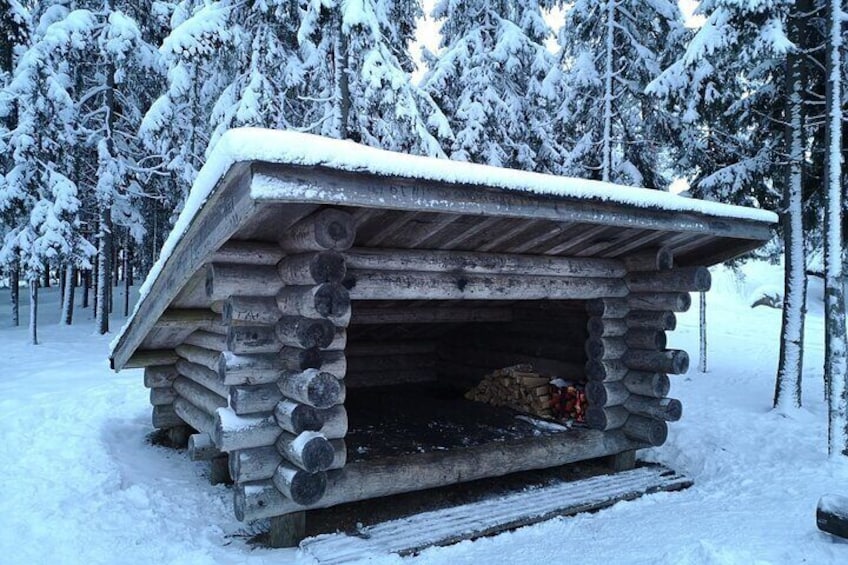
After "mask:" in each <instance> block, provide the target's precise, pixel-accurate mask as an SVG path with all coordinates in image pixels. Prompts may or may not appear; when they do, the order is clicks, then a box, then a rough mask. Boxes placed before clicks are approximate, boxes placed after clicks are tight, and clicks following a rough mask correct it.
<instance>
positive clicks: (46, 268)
mask: <svg viewBox="0 0 848 565" xmlns="http://www.w3.org/2000/svg"><path fill="white" fill-rule="evenodd" d="M43 285H44V288H50V265H48V264H47V263H44V283H43Z"/></svg>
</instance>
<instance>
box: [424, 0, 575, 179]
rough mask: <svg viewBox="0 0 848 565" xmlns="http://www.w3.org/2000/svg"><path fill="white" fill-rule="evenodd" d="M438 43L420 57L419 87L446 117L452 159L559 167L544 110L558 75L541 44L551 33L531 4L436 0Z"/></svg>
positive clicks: (547, 108) (502, 0)
mask: <svg viewBox="0 0 848 565" xmlns="http://www.w3.org/2000/svg"><path fill="white" fill-rule="evenodd" d="M433 17H434V18H436V19H438V20H441V26H442V27H441V32H442V43H441V50H440V51H439V52H438V53H437V54H427V55H426V63H427V66H428V72H427V74H426V75H425V77H424V80H423V83H422V86H423V88H424V89H425V90H426V91H427V92H428V93H429V94H430V95H431V96H432V97H433V99H434V100H436V102H437V103H438V104H439V106H440V107H441V108H442V110H443V111H444V113H445V115H446V116H447V117H448V120H449V122H450V126H451V127H452V129H453V133H454V138H453V140H452V142H451V141H449V142H447V143H446V145H445V149H446V151H447V152H448V154H449V156H450V157H451V158H452V159H458V160H462V161H471V162H475V163H485V164H489V165H496V166H502V167H510V168H517V169H525V170H532V171H541V172H555V171H558V170H559V164H560V160H561V155H560V149H559V147H558V145H557V141H556V138H555V136H554V135H553V129H554V124H553V123H552V121H551V119H550V117H551V110H550V108H551V106H552V105H553V104H555V103H556V97H557V96H558V94H559V86H560V85H559V83H558V82H557V81H556V80H555V79H550V77H549V75H550V74H553V75H555V76H559V73H558V72H557V70H556V69H555V67H556V63H555V59H554V57H553V55H552V54H551V53H550V52H549V51H548V50H547V49H546V47H545V46H544V42H545V40H547V39H548V37H549V36H550V35H551V33H552V32H551V31H550V29H549V28H548V26H547V24H546V23H545V22H544V20H543V19H542V13H541V8H540V2H538V1H537V0H526V1H522V0H492V1H490V0H463V1H459V0H440V2H438V3H437V4H436V7H435V9H434V11H433Z"/></svg>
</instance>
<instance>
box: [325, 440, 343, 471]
mask: <svg viewBox="0 0 848 565" xmlns="http://www.w3.org/2000/svg"><path fill="white" fill-rule="evenodd" d="M330 445H331V446H333V462H332V464H330V468H329V469H327V470H328V471H332V470H335V469H341V468H342V467H344V466H345V465H347V445H346V444H345V441H344V440H343V439H332V440H330Z"/></svg>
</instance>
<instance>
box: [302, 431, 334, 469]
mask: <svg viewBox="0 0 848 565" xmlns="http://www.w3.org/2000/svg"><path fill="white" fill-rule="evenodd" d="M301 458H302V459H303V466H304V470H305V471H308V472H310V473H317V472H319V471H326V470H327V469H329V468H330V467H331V466H332V465H333V459H334V458H335V452H334V450H333V446H332V445H331V444H330V442H329V441H327V439H326V438H325V437H323V436H313V437H310V438H309V439H307V440H306V441H305V442H304V443H303V446H302V448H301Z"/></svg>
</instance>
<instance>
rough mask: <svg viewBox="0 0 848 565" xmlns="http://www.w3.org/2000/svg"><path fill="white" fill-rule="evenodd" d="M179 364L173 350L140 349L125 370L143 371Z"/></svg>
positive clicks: (127, 363)
mask: <svg viewBox="0 0 848 565" xmlns="http://www.w3.org/2000/svg"><path fill="white" fill-rule="evenodd" d="M176 362H177V354H176V353H174V350H173V349H138V350H136V352H135V353H133V354H132V355H131V356H130V358H129V359H127V362H126V363H124V366H123V368H124V369H141V368H143V367H150V366H151V365H173V364H174V363H176Z"/></svg>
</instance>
